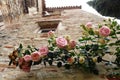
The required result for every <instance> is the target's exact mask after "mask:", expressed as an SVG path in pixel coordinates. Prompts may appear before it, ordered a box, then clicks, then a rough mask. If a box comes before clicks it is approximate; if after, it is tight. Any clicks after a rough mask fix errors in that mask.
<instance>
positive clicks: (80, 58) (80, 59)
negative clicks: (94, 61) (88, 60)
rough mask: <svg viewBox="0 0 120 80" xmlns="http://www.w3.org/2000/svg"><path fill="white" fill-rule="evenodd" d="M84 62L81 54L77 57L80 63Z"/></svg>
mask: <svg viewBox="0 0 120 80" xmlns="http://www.w3.org/2000/svg"><path fill="white" fill-rule="evenodd" d="M84 62H85V58H84V57H83V56H80V57H79V63H81V64H82V63H84Z"/></svg>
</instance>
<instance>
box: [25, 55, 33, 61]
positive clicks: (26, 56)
mask: <svg viewBox="0 0 120 80" xmlns="http://www.w3.org/2000/svg"><path fill="white" fill-rule="evenodd" d="M23 58H24V60H25V61H26V62H29V61H31V60H32V58H31V55H25V56H24V57H23Z"/></svg>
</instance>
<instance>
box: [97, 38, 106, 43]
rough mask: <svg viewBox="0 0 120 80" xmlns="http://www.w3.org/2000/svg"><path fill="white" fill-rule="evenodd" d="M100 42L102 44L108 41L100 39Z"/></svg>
mask: <svg viewBox="0 0 120 80" xmlns="http://www.w3.org/2000/svg"><path fill="white" fill-rule="evenodd" d="M98 42H99V43H101V44H105V43H106V41H105V40H104V39H99V40H98Z"/></svg>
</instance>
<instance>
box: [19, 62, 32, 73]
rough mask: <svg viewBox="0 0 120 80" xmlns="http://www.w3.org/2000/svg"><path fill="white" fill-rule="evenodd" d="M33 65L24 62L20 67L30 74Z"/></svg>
mask: <svg viewBox="0 0 120 80" xmlns="http://www.w3.org/2000/svg"><path fill="white" fill-rule="evenodd" d="M31 64H32V63H31V62H24V63H23V64H22V65H20V67H21V69H22V70H23V71H25V72H30V68H31Z"/></svg>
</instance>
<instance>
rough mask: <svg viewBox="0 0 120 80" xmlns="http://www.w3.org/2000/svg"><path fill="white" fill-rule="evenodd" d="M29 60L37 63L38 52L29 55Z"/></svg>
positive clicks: (38, 58)
mask: <svg viewBox="0 0 120 80" xmlns="http://www.w3.org/2000/svg"><path fill="white" fill-rule="evenodd" d="M31 58H32V60H33V61H39V60H40V52H38V51H36V52H33V53H32V54H31Z"/></svg>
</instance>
